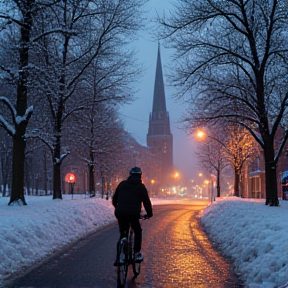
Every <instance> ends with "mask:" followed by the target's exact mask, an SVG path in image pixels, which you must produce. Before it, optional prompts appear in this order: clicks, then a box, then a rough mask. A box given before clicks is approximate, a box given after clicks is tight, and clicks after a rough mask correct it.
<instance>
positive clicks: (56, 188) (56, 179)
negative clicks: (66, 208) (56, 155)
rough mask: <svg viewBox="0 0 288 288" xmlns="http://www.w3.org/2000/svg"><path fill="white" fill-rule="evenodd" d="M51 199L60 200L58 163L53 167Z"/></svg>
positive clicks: (59, 170)
mask: <svg viewBox="0 0 288 288" xmlns="http://www.w3.org/2000/svg"><path fill="white" fill-rule="evenodd" d="M53 199H62V190H61V169H60V163H59V162H56V163H54V165H53Z"/></svg>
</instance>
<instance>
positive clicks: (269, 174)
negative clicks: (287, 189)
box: [264, 141, 279, 206]
mask: <svg viewBox="0 0 288 288" xmlns="http://www.w3.org/2000/svg"><path fill="white" fill-rule="evenodd" d="M270 142H272V141H270ZM264 159H265V184H266V203H265V205H270V206H279V200H278V192H277V191H278V190H277V171H276V166H277V163H276V162H275V160H274V148H273V144H269V143H268V144H266V145H265V149H264Z"/></svg>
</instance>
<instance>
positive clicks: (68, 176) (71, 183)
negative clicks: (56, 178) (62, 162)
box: [65, 173, 76, 199]
mask: <svg viewBox="0 0 288 288" xmlns="http://www.w3.org/2000/svg"><path fill="white" fill-rule="evenodd" d="M65 181H66V182H68V183H69V190H70V193H71V194H72V199H73V194H74V184H75V182H76V175H75V174H74V173H68V174H66V176H65Z"/></svg>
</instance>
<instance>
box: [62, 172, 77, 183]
mask: <svg viewBox="0 0 288 288" xmlns="http://www.w3.org/2000/svg"><path fill="white" fill-rule="evenodd" d="M65 182H68V183H75V182H76V175H75V174H74V173H67V174H66V176H65Z"/></svg>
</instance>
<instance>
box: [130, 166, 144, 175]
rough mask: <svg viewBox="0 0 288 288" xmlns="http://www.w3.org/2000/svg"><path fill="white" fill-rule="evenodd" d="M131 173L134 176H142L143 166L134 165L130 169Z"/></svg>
mask: <svg viewBox="0 0 288 288" xmlns="http://www.w3.org/2000/svg"><path fill="white" fill-rule="evenodd" d="M130 175H131V176H132V175H133V176H141V175H142V171H141V168H139V167H133V168H131V170H130Z"/></svg>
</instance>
